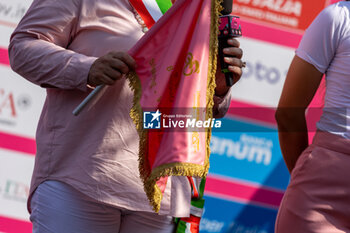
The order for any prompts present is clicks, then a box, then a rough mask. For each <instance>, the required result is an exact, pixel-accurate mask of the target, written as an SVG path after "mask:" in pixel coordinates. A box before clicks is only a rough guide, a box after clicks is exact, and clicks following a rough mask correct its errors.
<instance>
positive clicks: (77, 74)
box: [9, 0, 243, 233]
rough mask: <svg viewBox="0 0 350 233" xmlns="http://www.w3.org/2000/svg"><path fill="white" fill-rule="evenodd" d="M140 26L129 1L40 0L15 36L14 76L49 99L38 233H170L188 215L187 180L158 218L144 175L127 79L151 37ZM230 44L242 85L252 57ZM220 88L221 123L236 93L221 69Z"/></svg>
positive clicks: (38, 186) (42, 134) (38, 185)
mask: <svg viewBox="0 0 350 233" xmlns="http://www.w3.org/2000/svg"><path fill="white" fill-rule="evenodd" d="M138 20H139V16H138V15H137V13H136V11H135V10H134V9H133V8H132V6H131V5H130V3H129V2H128V0H113V1H110V0H98V1H96V0H69V1H68V0H60V1H58V0H34V1H33V3H32V5H31V6H30V8H29V10H28V11H27V13H26V14H25V16H24V17H23V19H22V20H21V21H20V23H19V24H18V26H17V28H16V29H15V31H14V32H13V34H12V36H11V41H10V45H9V57H10V63H11V67H12V69H13V70H14V71H15V72H17V73H18V74H20V75H21V76H23V77H24V78H25V79H27V80H29V81H30V82H32V83H34V84H37V85H39V86H41V87H43V88H46V92H47V97H46V100H45V103H44V106H43V110H42V114H41V116H40V119H39V124H38V128H37V133H36V142H37V154H36V158H35V166H34V171H33V176H32V182H31V187H30V196H29V198H28V210H29V212H30V213H31V215H30V219H31V221H32V223H33V232H35V233H41V232H45V233H48V232H64V233H69V232H72V233H73V232H74V233H78V232H84V233H86V232H94V233H96V232H103V233H107V232H115V233H116V232H132V233H138V232H139V233H148V232H155V233H158V232H159V233H163V232H164V233H166V232H172V231H173V228H174V223H173V217H186V216H188V215H189V208H190V206H189V200H188V199H189V198H190V187H189V185H188V184H187V183H186V184H184V183H182V182H181V181H180V180H179V179H176V177H174V178H172V182H170V183H171V185H170V187H167V188H168V189H169V190H172V191H174V192H176V191H177V190H178V191H179V190H183V191H181V192H180V191H179V192H177V193H178V195H176V198H170V197H169V195H167V191H165V193H164V197H163V201H162V208H161V210H160V211H159V214H156V213H154V212H153V210H152V208H151V206H150V205H149V203H148V200H147V197H146V195H145V193H144V191H143V185H142V182H141V180H140V178H139V171H138V146H139V140H138V133H137V130H136V128H135V125H134V123H133V121H132V120H131V118H130V116H129V111H130V109H131V107H132V101H133V92H132V90H131V89H130V87H129V85H128V81H127V80H126V79H125V78H124V75H125V74H127V73H129V72H130V71H132V70H133V69H134V68H135V61H134V60H133V58H132V57H131V56H130V55H128V53H127V51H128V50H129V49H130V48H131V47H132V46H133V45H134V44H135V43H136V42H137V41H138V40H139V39H140V38H141V37H142V35H143V34H144V33H143V30H142V25H141V24H140V23H139V21H138ZM228 43H229V45H230V46H231V47H229V48H226V49H225V51H224V53H225V54H227V55H230V56H231V57H226V58H225V61H226V62H227V63H228V64H229V70H230V71H232V72H233V74H234V79H235V80H234V82H236V81H238V80H239V78H240V77H241V75H242V69H241V68H242V65H243V63H242V61H241V57H242V54H243V53H242V50H241V49H240V48H239V42H238V41H237V40H236V39H230V40H229V41H228ZM216 81H217V87H216V92H215V96H214V101H215V106H214V113H215V117H222V116H223V115H224V114H225V111H226V109H227V107H228V105H229V103H230V94H229V90H230V89H229V87H227V86H226V84H225V79H224V75H223V74H221V72H217V80H216ZM100 84H106V85H109V86H110V87H109V88H107V90H106V91H105V93H104V94H103V96H102V97H101V98H100V99H99V102H98V104H95V105H94V106H93V107H92V108H91V109H89V114H80V115H79V117H75V116H74V115H73V114H72V111H73V110H74V108H75V107H76V106H78V105H79V104H80V103H81V101H82V100H83V99H84V98H85V97H86V96H87V95H88V94H89V93H90V92H91V87H95V86H97V85H100ZM183 193H185V194H188V195H184V194H183ZM186 203H188V204H186Z"/></svg>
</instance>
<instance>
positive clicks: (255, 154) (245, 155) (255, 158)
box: [210, 134, 273, 166]
mask: <svg viewBox="0 0 350 233" xmlns="http://www.w3.org/2000/svg"><path fill="white" fill-rule="evenodd" d="M272 147H273V142H272V141H271V140H269V139H266V138H260V137H254V136H250V135H247V134H242V135H241V136H240V139H239V141H234V140H231V139H228V138H219V137H215V136H212V139H211V145H210V148H211V152H212V153H213V154H217V155H220V156H222V155H225V156H227V157H228V158H234V159H237V160H245V161H248V162H251V163H256V164H261V165H265V166H269V165H270V164H271V158H272Z"/></svg>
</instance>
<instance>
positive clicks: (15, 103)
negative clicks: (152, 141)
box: [0, 88, 32, 125]
mask: <svg viewBox="0 0 350 233" xmlns="http://www.w3.org/2000/svg"><path fill="white" fill-rule="evenodd" d="M31 105H32V100H31V98H30V96H29V95H18V96H16V95H14V93H13V92H11V91H6V90H5V89H1V88H0V124H6V125H15V124H16V120H17V119H18V117H19V114H20V113H21V112H24V111H26V110H28V109H29V108H30V107H31Z"/></svg>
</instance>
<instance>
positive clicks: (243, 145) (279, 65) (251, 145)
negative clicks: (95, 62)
mask: <svg viewBox="0 0 350 233" xmlns="http://www.w3.org/2000/svg"><path fill="white" fill-rule="evenodd" d="M335 1H336V0H332V2H335ZM31 2H32V1H31V0H0V76H1V78H2V84H1V85H0V232H6V233H12V232H13V233H18V232H21V233H22V232H23V233H27V232H28V233H29V232H31V224H30V222H29V215H28V213H27V210H26V198H27V195H28V190H29V184H30V178H31V173H32V169H33V165H34V156H33V154H34V153H35V145H34V135H35V129H36V125H37V122H38V119H39V115H40V111H41V108H42V105H43V102H44V98H45V90H44V89H41V88H39V87H37V86H35V85H34V84H31V83H29V82H28V81H26V80H24V79H23V78H21V77H20V76H18V75H17V74H15V73H14V72H13V71H12V70H11V69H10V67H9V60H8V56H7V48H8V43H9V38H10V35H11V33H12V31H13V30H14V28H15V26H16V24H17V23H18V22H19V20H20V19H21V17H22V16H23V15H24V13H25V12H26V10H27V9H28V7H29V6H30V4H31ZM327 4H328V1H327V0H320V1H308V0H234V4H233V14H234V15H237V16H240V17H241V21H242V31H243V37H242V38H240V39H239V40H240V42H241V47H242V48H243V50H244V57H243V59H244V60H245V61H246V62H247V67H246V68H245V70H244V74H243V77H242V79H241V80H240V82H239V83H237V84H236V85H235V86H233V87H232V97H233V101H232V104H231V107H233V109H230V110H229V113H228V116H227V117H226V118H225V119H223V121H224V123H225V124H223V125H226V124H229V125H230V128H229V130H222V131H221V132H215V131H214V132H213V137H212V142H211V149H212V155H211V168H210V173H209V176H208V179H207V185H206V192H205V195H206V197H205V199H206V204H205V213H204V216H203V220H202V222H201V227H200V229H201V230H200V231H201V232H222V233H230V232H231V233H238V232H241V233H243V232H246V233H247V232H250V233H272V232H273V225H274V220H275V217H276V213H277V208H278V205H279V203H280V200H281V198H282V196H283V190H284V189H285V187H286V186H287V184H288V179H289V175H288V172H287V169H286V167H285V165H284V162H283V159H282V156H281V152H280V150H279V145H278V137H277V132H276V128H275V126H274V120H273V119H272V118H273V117H272V118H271V115H273V114H271V111H269V113H268V114H263V113H262V114H256V113H255V109H253V113H255V114H251V113H249V114H242V113H241V112H240V111H239V109H237V106H245V107H246V106H249V107H253V108H254V106H255V107H272V108H273V107H275V106H276V105H277V102H278V99H279V95H280V93H281V89H282V86H283V82H284V79H285V76H286V72H287V70H288V67H289V64H290V62H291V59H292V57H293V56H294V49H295V47H296V46H297V45H298V43H299V40H300V38H301V35H302V33H303V31H304V30H305V29H306V28H307V26H308V25H309V24H310V23H311V21H312V20H313V18H314V17H315V16H316V15H317V14H318V12H319V11H320V10H321V9H323V8H324V7H325V6H326V5H327ZM235 108H236V109H235ZM254 115H255V116H254ZM231 128H232V130H231Z"/></svg>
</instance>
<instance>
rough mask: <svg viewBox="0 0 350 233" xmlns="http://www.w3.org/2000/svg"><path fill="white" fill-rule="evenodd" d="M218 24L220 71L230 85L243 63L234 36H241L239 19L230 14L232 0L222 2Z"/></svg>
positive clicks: (239, 75)
mask: <svg viewBox="0 0 350 233" xmlns="http://www.w3.org/2000/svg"><path fill="white" fill-rule="evenodd" d="M222 6H223V10H222V11H221V14H222V16H220V25H219V60H220V66H221V72H222V73H224V74H225V80H226V86H228V87H230V86H232V85H233V84H234V83H235V82H236V81H238V79H239V78H240V77H241V75H242V70H241V68H242V67H244V63H243V62H242V61H241V58H242V55H243V53H242V50H241V49H240V48H239V42H238V41H237V40H236V39H234V38H235V37H240V36H242V31H241V25H240V19H239V17H237V16H233V15H230V14H231V11H232V0H224V1H223V2H222Z"/></svg>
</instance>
